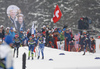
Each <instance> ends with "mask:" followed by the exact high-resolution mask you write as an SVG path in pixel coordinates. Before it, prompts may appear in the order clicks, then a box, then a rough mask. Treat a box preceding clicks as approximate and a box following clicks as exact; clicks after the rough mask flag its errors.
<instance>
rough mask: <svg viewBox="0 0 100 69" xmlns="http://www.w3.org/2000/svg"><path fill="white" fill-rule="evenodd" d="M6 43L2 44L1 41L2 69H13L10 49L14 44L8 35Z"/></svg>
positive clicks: (0, 67) (0, 56) (0, 65)
mask: <svg viewBox="0 0 100 69" xmlns="http://www.w3.org/2000/svg"><path fill="white" fill-rule="evenodd" d="M5 42H6V43H7V44H6V43H5ZM5 42H3V43H2V40H1V39H0V43H1V44H0V69H13V57H12V51H11V48H10V46H12V42H13V41H12V37H11V36H10V35H7V36H6V38H5ZM9 45H10V46H9Z"/></svg>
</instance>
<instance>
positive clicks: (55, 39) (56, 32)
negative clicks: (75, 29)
mask: <svg viewBox="0 0 100 69" xmlns="http://www.w3.org/2000/svg"><path fill="white" fill-rule="evenodd" d="M58 35H59V33H58V31H57V28H55V31H54V34H53V39H54V48H57V49H58V46H57V41H58Z"/></svg>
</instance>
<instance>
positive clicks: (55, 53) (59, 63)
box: [14, 47, 100, 69]
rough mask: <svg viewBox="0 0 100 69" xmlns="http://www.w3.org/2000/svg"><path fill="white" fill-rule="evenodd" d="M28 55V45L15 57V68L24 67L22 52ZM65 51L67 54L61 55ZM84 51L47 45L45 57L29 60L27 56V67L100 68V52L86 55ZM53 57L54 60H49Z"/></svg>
mask: <svg viewBox="0 0 100 69" xmlns="http://www.w3.org/2000/svg"><path fill="white" fill-rule="evenodd" d="M24 52H25V53H26V54H27V55H28V47H20V49H19V57H18V58H16V57H15V58H14V69H22V54H23V53H24ZM60 53H65V55H59V54H60ZM82 54H83V52H67V51H62V50H57V49H52V48H47V47H45V49H44V55H45V58H44V60H42V59H41V58H40V59H39V60H38V59H37V57H35V56H34V60H28V59H27V58H28V56H27V58H26V69H100V59H95V57H100V54H96V53H95V54H92V53H89V52H87V53H86V55H85V56H83V55H82ZM50 58H52V59H53V61H49V59H50Z"/></svg>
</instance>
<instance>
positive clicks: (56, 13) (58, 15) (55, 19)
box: [53, 5, 62, 23]
mask: <svg viewBox="0 0 100 69" xmlns="http://www.w3.org/2000/svg"><path fill="white" fill-rule="evenodd" d="M61 16H62V13H61V11H60V9H59V6H58V5H57V6H56V8H55V11H54V17H53V22H54V23H56V22H58V21H59V19H60V18H61Z"/></svg>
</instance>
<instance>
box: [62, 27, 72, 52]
mask: <svg viewBox="0 0 100 69" xmlns="http://www.w3.org/2000/svg"><path fill="white" fill-rule="evenodd" d="M64 36H65V50H66V51H70V46H69V41H70V40H71V36H70V34H69V30H68V29H66V31H65V33H64Z"/></svg>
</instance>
